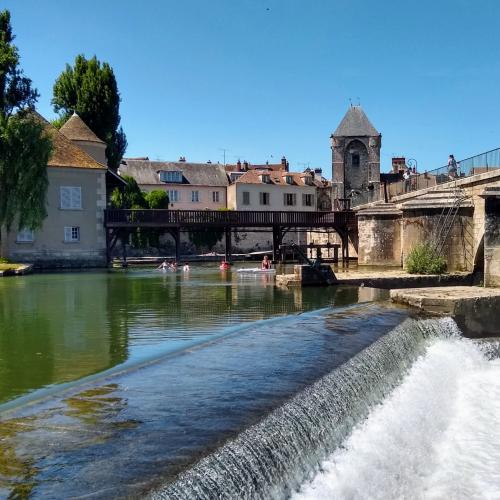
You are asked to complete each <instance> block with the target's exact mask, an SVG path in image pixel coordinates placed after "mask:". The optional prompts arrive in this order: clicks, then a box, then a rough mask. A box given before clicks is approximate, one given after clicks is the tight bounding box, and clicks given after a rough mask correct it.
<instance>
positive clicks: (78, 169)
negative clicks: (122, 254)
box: [1, 115, 107, 267]
mask: <svg viewBox="0 0 500 500" xmlns="http://www.w3.org/2000/svg"><path fill="white" fill-rule="evenodd" d="M36 117H37V119H39V120H41V121H42V122H43V124H44V126H45V128H46V131H47V133H48V134H49V135H50V137H51V139H52V143H53V152H52V155H51V158H50V160H49V162H48V165H47V175H48V180H49V186H48V190H47V217H46V218H45V220H44V221H43V225H42V227H41V228H40V229H39V230H36V231H31V230H29V229H27V228H21V230H19V231H17V228H13V229H12V230H11V231H10V232H9V233H8V234H7V233H6V232H5V230H4V231H2V241H1V244H2V253H3V255H4V256H6V257H8V258H9V259H11V260H13V261H15V262H30V263H34V264H35V266H37V267H93V266H103V265H105V264H106V241H105V233H104V226H103V222H104V209H105V208H106V173H107V167H106V166H105V165H104V164H102V163H100V162H98V161H96V160H95V159H94V158H93V157H92V156H90V155H89V154H87V153H86V152H85V151H84V150H83V149H82V148H81V147H78V146H77V145H76V144H75V143H74V142H73V141H72V140H71V139H69V138H68V137H66V136H65V135H64V134H63V133H62V132H61V131H58V130H57V129H56V128H54V127H53V126H52V125H50V124H49V123H48V122H47V121H46V120H44V119H43V118H42V117H41V116H40V115H36ZM75 120H80V118H79V117H77V118H75ZM80 121H81V120H80ZM82 124H83V122H82ZM83 125H84V126H85V124H83ZM85 127H86V126H85ZM89 132H90V130H89Z"/></svg>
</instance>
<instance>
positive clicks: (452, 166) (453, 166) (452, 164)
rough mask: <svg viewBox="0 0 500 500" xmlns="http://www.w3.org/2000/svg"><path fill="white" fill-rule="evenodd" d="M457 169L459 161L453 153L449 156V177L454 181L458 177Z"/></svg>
mask: <svg viewBox="0 0 500 500" xmlns="http://www.w3.org/2000/svg"><path fill="white" fill-rule="evenodd" d="M457 171H458V165H457V161H456V160H455V157H454V156H453V155H450V156H449V157H448V177H449V178H450V181H454V180H455V179H456V178H457V177H458V176H457Z"/></svg>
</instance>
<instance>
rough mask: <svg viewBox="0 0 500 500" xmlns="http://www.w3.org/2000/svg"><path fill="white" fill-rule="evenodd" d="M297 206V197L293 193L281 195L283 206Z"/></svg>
mask: <svg viewBox="0 0 500 500" xmlns="http://www.w3.org/2000/svg"><path fill="white" fill-rule="evenodd" d="M296 204H297V195H296V194H295V193H283V205H285V206H286V207H293V206H295V205H296Z"/></svg>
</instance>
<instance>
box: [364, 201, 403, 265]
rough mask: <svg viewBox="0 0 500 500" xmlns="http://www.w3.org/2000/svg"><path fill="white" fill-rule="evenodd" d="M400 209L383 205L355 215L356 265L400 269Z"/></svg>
mask: <svg viewBox="0 0 500 500" xmlns="http://www.w3.org/2000/svg"><path fill="white" fill-rule="evenodd" d="M401 216H402V212H401V210H398V209H397V208H396V207H395V206H394V205H391V204H387V205H381V206H380V207H373V208H371V209H365V210H360V211H359V212H358V264H359V265H371V266H401Z"/></svg>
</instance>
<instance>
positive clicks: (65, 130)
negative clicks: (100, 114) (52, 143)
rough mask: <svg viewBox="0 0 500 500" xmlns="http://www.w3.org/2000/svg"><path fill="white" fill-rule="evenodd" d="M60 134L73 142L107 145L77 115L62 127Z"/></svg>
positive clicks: (74, 114)
mask: <svg viewBox="0 0 500 500" xmlns="http://www.w3.org/2000/svg"><path fill="white" fill-rule="evenodd" d="M60 132H61V133H62V134H64V135H65V136H66V137H67V138H68V139H71V140H72V141H87V142H98V143H100V144H105V142H104V141H101V139H99V137H97V135H95V134H94V132H92V130H90V128H89V127H88V126H87V125H86V123H85V122H84V121H83V120H82V119H81V118H80V117H79V116H78V115H77V114H76V113H73V116H72V117H71V118H70V119H69V120H68V121H67V122H66V123H65V124H64V125H63V126H62V127H61V129H60Z"/></svg>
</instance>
